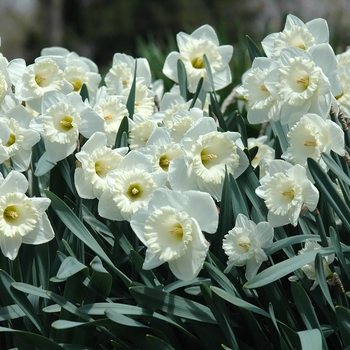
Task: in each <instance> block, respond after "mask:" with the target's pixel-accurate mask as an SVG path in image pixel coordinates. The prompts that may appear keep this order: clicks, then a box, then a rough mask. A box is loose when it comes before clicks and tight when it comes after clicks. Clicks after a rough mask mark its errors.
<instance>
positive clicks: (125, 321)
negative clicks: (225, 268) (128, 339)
mask: <svg viewBox="0 0 350 350" xmlns="http://www.w3.org/2000/svg"><path fill="white" fill-rule="evenodd" d="M105 314H106V316H107V317H108V318H109V319H110V320H111V321H113V322H115V323H118V324H120V325H123V326H128V327H143V328H149V327H148V326H146V325H144V324H143V323H141V322H138V321H135V320H133V319H132V318H130V317H127V316H124V315H122V314H120V313H118V312H117V311H115V310H113V309H106V311H105Z"/></svg>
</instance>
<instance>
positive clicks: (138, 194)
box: [98, 151, 167, 221]
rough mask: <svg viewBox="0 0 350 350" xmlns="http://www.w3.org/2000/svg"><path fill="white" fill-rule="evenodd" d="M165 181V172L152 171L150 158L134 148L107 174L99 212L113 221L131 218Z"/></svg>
mask: <svg viewBox="0 0 350 350" xmlns="http://www.w3.org/2000/svg"><path fill="white" fill-rule="evenodd" d="M166 180H167V175H166V173H165V172H153V167H152V162H151V160H150V159H149V157H147V156H146V155H144V154H142V153H140V152H138V151H131V152H130V153H128V154H127V155H126V156H125V157H124V158H123V159H122V160H121V161H120V163H119V165H118V167H117V168H116V169H115V170H113V171H111V172H109V173H108V174H107V176H106V182H107V188H106V189H105V190H104V192H103V193H102V195H101V197H100V201H99V203H98V212H99V214H100V215H101V216H102V217H104V218H107V219H110V220H115V221H123V220H127V221H130V219H131V216H132V215H133V214H134V213H135V212H136V211H137V210H139V209H140V208H142V207H144V206H146V205H147V204H148V202H149V201H150V200H151V198H152V196H153V193H154V191H155V190H156V189H157V188H160V187H163V186H165V183H166Z"/></svg>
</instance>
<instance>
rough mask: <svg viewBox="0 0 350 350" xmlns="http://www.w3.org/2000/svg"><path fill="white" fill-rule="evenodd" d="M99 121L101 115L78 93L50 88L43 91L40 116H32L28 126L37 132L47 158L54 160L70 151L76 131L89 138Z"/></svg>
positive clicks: (73, 144)
mask: <svg viewBox="0 0 350 350" xmlns="http://www.w3.org/2000/svg"><path fill="white" fill-rule="evenodd" d="M103 124H104V120H103V118H102V117H100V116H99V115H98V114H97V113H96V112H95V111H94V110H93V109H92V108H91V107H89V106H87V105H86V104H84V103H83V101H82V99H81V96H80V95H79V94H78V93H76V92H72V93H70V94H68V95H67V96H66V95H63V94H62V93H60V92H58V91H51V92H47V93H45V94H44V96H43V100H42V115H40V116H38V117H36V118H34V119H32V121H31V123H30V127H31V128H32V129H34V130H37V131H39V132H40V134H41V136H42V137H43V139H44V143H45V149H46V153H47V155H48V156H49V158H50V159H51V161H53V162H58V161H60V160H62V159H64V158H66V157H67V156H68V155H69V154H71V153H73V151H74V150H75V148H76V143H77V141H78V137H79V133H81V134H82V135H83V136H84V137H86V138H89V137H90V136H91V135H92V134H94V133H95V132H96V131H101V130H102V128H103Z"/></svg>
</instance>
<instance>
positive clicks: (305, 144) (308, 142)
mask: <svg viewBox="0 0 350 350" xmlns="http://www.w3.org/2000/svg"><path fill="white" fill-rule="evenodd" d="M303 144H304V146H312V147H315V146H316V141H304V142H303Z"/></svg>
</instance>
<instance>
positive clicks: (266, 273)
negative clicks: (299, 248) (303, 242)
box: [244, 247, 334, 288]
mask: <svg viewBox="0 0 350 350" xmlns="http://www.w3.org/2000/svg"><path fill="white" fill-rule="evenodd" d="M317 253H320V254H322V255H330V254H334V248H332V247H328V248H321V249H318V250H316V251H315V250H314V251H310V252H307V253H304V254H301V255H297V256H294V257H292V258H289V259H287V260H284V261H282V262H280V263H278V264H276V265H273V266H271V267H269V268H267V269H266V270H263V271H262V272H260V273H258V274H257V275H256V276H254V277H253V278H252V279H251V280H249V281H248V282H247V283H246V284H245V285H244V288H258V287H262V286H265V285H266V284H269V283H272V282H274V281H277V280H278V279H280V278H282V277H284V276H286V275H288V274H290V273H292V272H293V271H296V270H298V269H300V268H301V267H302V266H304V265H306V264H308V263H310V262H311V261H313V260H315V256H316V254H317Z"/></svg>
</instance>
